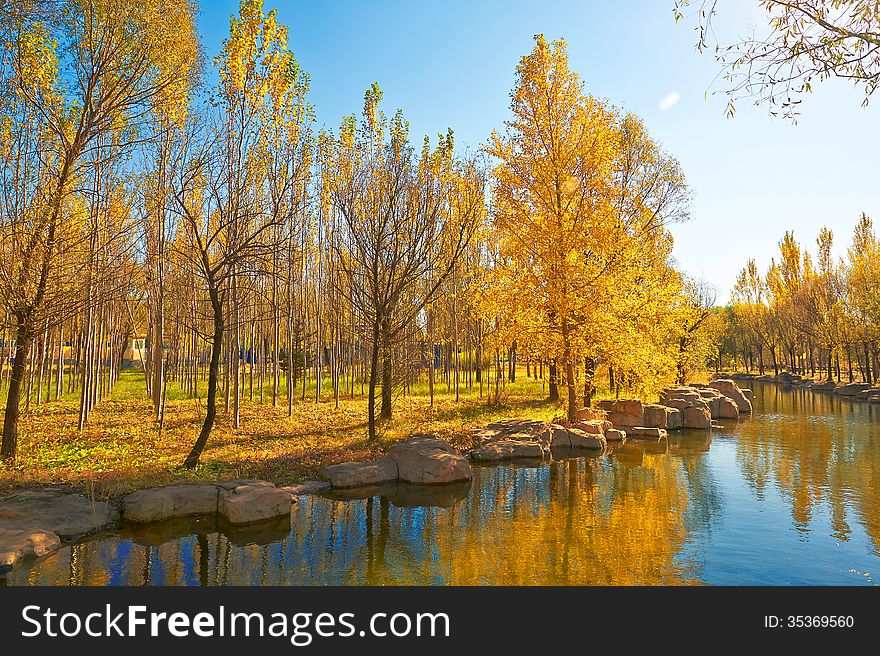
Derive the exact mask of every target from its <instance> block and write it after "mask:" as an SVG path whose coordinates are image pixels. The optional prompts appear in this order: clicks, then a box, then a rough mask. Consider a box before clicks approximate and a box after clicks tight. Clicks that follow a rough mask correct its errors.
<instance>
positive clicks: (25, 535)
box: [0, 527, 61, 572]
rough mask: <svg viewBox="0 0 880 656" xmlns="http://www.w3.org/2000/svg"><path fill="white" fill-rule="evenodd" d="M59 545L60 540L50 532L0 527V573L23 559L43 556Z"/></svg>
mask: <svg viewBox="0 0 880 656" xmlns="http://www.w3.org/2000/svg"><path fill="white" fill-rule="evenodd" d="M60 545H61V538H59V537H58V535H57V534H56V533H53V532H52V531H45V530H42V529H15V528H2V527H0V572H2V571H4V570H7V569H10V568H12V567H13V566H14V565H15V564H16V563H17V562H18V561H19V560H22V559H24V558H36V557H39V556H45V555H46V554H48V553H51V552H53V551H55V550H56V549H57V548H58V547H59V546H60Z"/></svg>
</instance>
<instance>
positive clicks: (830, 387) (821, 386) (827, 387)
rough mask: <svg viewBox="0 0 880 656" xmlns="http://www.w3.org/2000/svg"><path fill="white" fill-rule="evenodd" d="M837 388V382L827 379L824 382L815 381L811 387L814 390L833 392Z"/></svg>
mask: <svg viewBox="0 0 880 656" xmlns="http://www.w3.org/2000/svg"><path fill="white" fill-rule="evenodd" d="M836 388H837V383H835V382H834V381H833V380H826V381H825V382H824V383H814V384H813V386H812V387H811V388H810V389H812V390H813V391H814V392H833V391H834V390H835V389H836Z"/></svg>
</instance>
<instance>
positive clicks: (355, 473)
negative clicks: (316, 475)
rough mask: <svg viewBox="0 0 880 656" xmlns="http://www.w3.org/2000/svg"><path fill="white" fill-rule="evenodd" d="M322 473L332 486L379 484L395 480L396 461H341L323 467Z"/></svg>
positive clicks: (385, 459)
mask: <svg viewBox="0 0 880 656" xmlns="http://www.w3.org/2000/svg"><path fill="white" fill-rule="evenodd" d="M324 473H325V474H326V476H327V478H328V479H330V486H331V487H334V488H338V487H360V486H363V485H380V484H382V483H388V482H390V481H396V480H397V463H396V462H395V461H394V460H391V459H390V458H382V459H381V460H373V461H371V462H342V463H339V464H338V465H329V466H327V467H325V468H324Z"/></svg>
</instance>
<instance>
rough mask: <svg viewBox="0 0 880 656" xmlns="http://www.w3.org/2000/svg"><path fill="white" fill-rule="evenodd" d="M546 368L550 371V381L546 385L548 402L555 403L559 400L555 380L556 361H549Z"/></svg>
mask: <svg viewBox="0 0 880 656" xmlns="http://www.w3.org/2000/svg"><path fill="white" fill-rule="evenodd" d="M547 366H548V367H549V369H550V381H549V384H548V390H549V392H550V401H552V402H554V403H555V402H556V401H558V400H559V386H558V385H557V379H556V360H555V359H551V360H550V361H549V362H548V363H547Z"/></svg>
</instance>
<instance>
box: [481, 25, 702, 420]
mask: <svg viewBox="0 0 880 656" xmlns="http://www.w3.org/2000/svg"><path fill="white" fill-rule="evenodd" d="M535 42H536V45H535V48H534V50H533V51H532V52H531V53H530V54H529V55H527V56H526V57H523V59H522V60H521V62H520V64H519V66H518V67H517V83H516V87H515V89H514V90H513V92H512V94H511V106H510V108H511V112H512V114H513V117H512V119H511V120H509V121H508V122H507V123H506V128H505V132H504V133H503V134H500V133H498V132H494V133H493V134H492V137H491V140H490V144H489V146H488V148H487V152H488V153H489V154H490V155H491V156H492V157H494V158H495V159H496V161H497V163H496V166H495V168H494V170H493V175H494V185H493V194H492V200H493V206H492V212H493V214H492V220H493V225H494V229H495V233H496V236H497V239H498V242H497V247H496V248H495V250H494V256H495V257H494V262H493V264H492V267H491V271H490V272H489V279H490V283H489V290H490V291H489V293H487V294H485V306H484V307H485V310H486V312H487V314H489V315H491V316H494V317H498V318H499V319H500V321H501V324H502V325H503V326H506V327H507V331H506V332H507V333H512V334H505V331H500V332H499V333H498V335H499V339H502V340H506V343H510V342H511V341H512V339H513V338H514V336H518V337H519V339H520V341H521V342H526V343H529V344H531V345H532V348H533V349H536V350H538V351H539V352H542V353H543V354H544V355H545V356H546V357H547V358H549V360H550V373H551V380H550V383H551V389H550V392H551V398H553V397H554V395H555V384H556V380H555V373H556V371H555V370H556V364H557V363H559V364H560V365H561V366H562V367H563V368H564V372H565V384H566V387H567V392H568V417H569V420H572V421H573V420H574V419H575V412H576V409H577V406H578V402H577V394H576V390H575V367H576V364H577V363H578V362H580V360H581V359H582V358H584V357H587V356H591V357H592V356H599V357H602V356H606V357H609V358H613V359H614V361H615V362H616V363H617V364H618V365H620V366H622V367H623V368H626V369H629V370H631V371H632V373H633V374H634V376H633V378H634V379H635V378H636V377H640V378H643V379H650V378H655V377H656V375H657V374H658V372H657V371H649V369H647V368H645V367H639V366H637V363H638V362H641V363H643V364H644V363H647V362H649V360H650V358H651V357H655V356H656V353H657V351H656V349H655V347H656V346H659V345H660V344H661V343H663V342H664V340H665V337H664V335H663V333H664V332H665V331H664V329H663V328H664V325H663V324H664V316H663V313H662V312H659V311H657V310H658V309H659V308H660V307H661V305H662V303H661V302H662V301H663V300H668V298H669V296H670V294H672V293H674V290H675V288H676V286H677V285H678V280H677V276H675V275H673V272H672V271H671V268H670V265H669V256H670V253H671V246H672V240H671V236H670V235H669V233H668V231H667V230H666V228H665V226H666V225H667V223H669V222H670V221H673V220H677V219H680V218H683V217H684V216H686V204H687V191H686V187H685V184H684V179H683V176H682V174H681V171H680V168H679V166H678V163H677V162H676V161H675V160H674V159H672V158H670V157H668V156H667V155H666V154H665V153H663V152H662V150H661V149H660V148H659V147H658V146H657V145H656V144H655V143H654V142H653V141H652V140H651V139H650V137H649V136H648V134H647V131H646V130H645V128H644V125H643V124H642V123H641V121H639V120H638V119H637V118H636V117H634V116H631V115H624V116H621V115H620V113H619V112H618V111H617V110H616V109H614V108H613V107H610V106H609V105H608V104H607V103H605V102H603V101H601V100H598V99H596V98H594V97H592V96H589V95H587V94H586V93H585V92H584V88H583V84H582V82H581V80H580V78H579V76H578V75H577V74H576V73H574V72H573V71H571V70H570V68H569V65H568V55H567V52H566V45H565V42H564V41H554V42H552V43H549V42H547V41H546V40H545V38H544V37H543V36H542V35H538V36H536V37H535ZM623 327H626V328H627V330H626V331H625V332H624V333H622V334H623V335H625V341H623V340H622V339H621V333H618V335H617V337H615V338H612V337H610V336H609V333H614V332H615V331H617V330H618V328H623ZM645 344H650V346H651V348H650V349H649V350H650V351H651V355H649V354H648V353H638V351H639V350H640V349H641V347H642V346H643V345H645ZM667 364H668V366H669V367H672V366H674V359H673V358H671V357H670V358H669V359H668V363H667ZM664 368H665V367H664ZM635 374H638V376H636V375H635Z"/></svg>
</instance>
